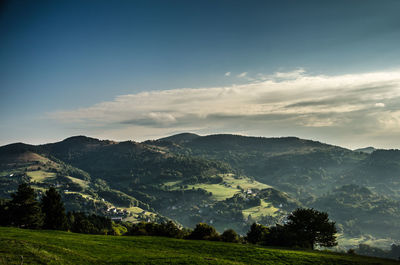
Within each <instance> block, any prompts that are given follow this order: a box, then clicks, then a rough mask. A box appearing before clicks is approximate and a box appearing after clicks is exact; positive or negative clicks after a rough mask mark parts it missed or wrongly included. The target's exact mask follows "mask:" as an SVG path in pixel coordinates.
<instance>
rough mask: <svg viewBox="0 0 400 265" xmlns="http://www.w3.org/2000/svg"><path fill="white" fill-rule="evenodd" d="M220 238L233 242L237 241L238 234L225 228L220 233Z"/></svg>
mask: <svg viewBox="0 0 400 265" xmlns="http://www.w3.org/2000/svg"><path fill="white" fill-rule="evenodd" d="M221 239H222V241H224V242H233V243H237V242H239V236H238V234H237V233H236V232H235V230H233V229H228V230H225V231H224V232H223V233H222V235H221Z"/></svg>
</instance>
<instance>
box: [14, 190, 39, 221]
mask: <svg viewBox="0 0 400 265" xmlns="http://www.w3.org/2000/svg"><path fill="white" fill-rule="evenodd" d="M11 197H12V200H11V201H10V203H9V212H10V215H11V220H10V221H11V224H12V225H15V226H18V227H24V228H39V227H41V226H42V224H43V214H42V211H41V208H40V204H39V202H38V201H37V200H36V198H35V197H36V195H35V191H34V190H33V189H32V188H31V186H29V185H28V184H26V183H23V184H20V185H19V186H18V190H17V192H16V193H14V194H12V195H11Z"/></svg>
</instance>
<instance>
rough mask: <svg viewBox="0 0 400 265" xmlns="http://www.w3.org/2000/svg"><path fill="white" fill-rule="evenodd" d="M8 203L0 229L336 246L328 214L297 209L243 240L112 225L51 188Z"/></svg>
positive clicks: (230, 233)
mask: <svg viewBox="0 0 400 265" xmlns="http://www.w3.org/2000/svg"><path fill="white" fill-rule="evenodd" d="M11 197H12V199H11V200H10V201H8V202H5V203H2V204H0V225H2V226H15V227H20V228H30V229H53V230H64V231H72V232H76V233H88V234H112V235H135V236H137V235H149V236H165V237H172V238H180V239H193V240H211V241H223V242H232V243H251V244H261V245H266V246H282V247H300V248H309V249H314V247H315V246H317V245H318V246H323V247H332V246H335V245H337V241H336V236H335V234H336V232H337V231H336V227H335V223H334V222H332V221H330V220H329V218H328V214H327V213H324V212H319V211H317V210H315V209H301V208H299V209H297V210H295V211H294V212H292V213H291V214H290V215H289V216H288V217H287V220H286V222H285V224H283V225H278V224H277V225H276V226H272V227H267V226H264V225H261V224H257V223H253V224H252V225H251V227H250V229H249V231H248V232H247V234H246V236H244V237H242V236H240V235H238V234H237V233H236V232H235V231H234V230H233V229H228V230H226V231H224V232H223V233H222V234H220V233H218V232H217V231H216V229H215V228H214V227H212V226H211V225H208V224H206V223H199V224H197V225H196V227H195V228H194V229H193V230H191V229H186V228H182V227H179V226H178V225H177V224H175V223H174V222H172V221H169V222H166V223H161V224H159V223H145V222H140V223H134V224H133V223H127V222H120V223H114V222H112V221H111V220H110V219H109V218H106V217H103V216H97V215H86V214H84V213H79V212H78V213H76V212H68V213H66V212H65V208H64V204H63V202H62V200H61V196H60V194H59V193H58V192H57V190H56V189H55V188H53V187H51V188H50V189H48V190H47V191H46V192H45V194H44V195H43V197H42V198H41V200H40V201H38V200H37V199H36V195H35V192H34V189H33V188H31V187H30V186H29V185H28V184H21V185H19V186H18V190H17V192H16V193H14V194H12V195H11Z"/></svg>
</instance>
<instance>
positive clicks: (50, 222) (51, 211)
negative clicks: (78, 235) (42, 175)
mask: <svg viewBox="0 0 400 265" xmlns="http://www.w3.org/2000/svg"><path fill="white" fill-rule="evenodd" d="M41 206H42V212H43V213H44V223H43V228H46V229H55V230H66V228H67V217H66V215H65V208H64V204H63V202H62V200H61V196H60V194H59V193H58V192H57V190H56V189H55V188H53V187H51V188H50V189H49V190H47V191H46V193H45V195H44V196H43V198H42V203H41Z"/></svg>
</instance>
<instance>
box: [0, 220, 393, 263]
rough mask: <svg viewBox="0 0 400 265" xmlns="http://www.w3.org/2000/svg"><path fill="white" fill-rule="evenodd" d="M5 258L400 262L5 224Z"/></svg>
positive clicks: (0, 249) (1, 253) (0, 250)
mask: <svg viewBox="0 0 400 265" xmlns="http://www.w3.org/2000/svg"><path fill="white" fill-rule="evenodd" d="M0 264H360V265H361V264H363V265H367V264H398V262H396V261H392V260H385V259H378V258H370V257H364V256H357V255H347V254H338V253H332V252H326V251H301V250H286V249H274V248H264V247H260V246H255V245H243V244H235V243H222V242H210V241H195V240H179V239H171V238H163V237H149V236H101V235H85V234H75V233H70V232H60V231H47V230H24V229H18V228H10V227H0Z"/></svg>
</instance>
